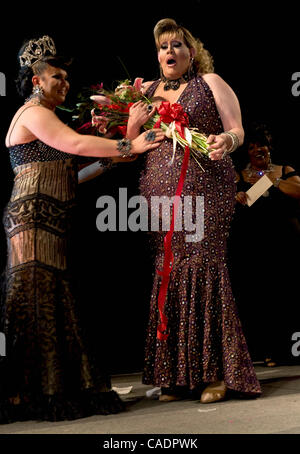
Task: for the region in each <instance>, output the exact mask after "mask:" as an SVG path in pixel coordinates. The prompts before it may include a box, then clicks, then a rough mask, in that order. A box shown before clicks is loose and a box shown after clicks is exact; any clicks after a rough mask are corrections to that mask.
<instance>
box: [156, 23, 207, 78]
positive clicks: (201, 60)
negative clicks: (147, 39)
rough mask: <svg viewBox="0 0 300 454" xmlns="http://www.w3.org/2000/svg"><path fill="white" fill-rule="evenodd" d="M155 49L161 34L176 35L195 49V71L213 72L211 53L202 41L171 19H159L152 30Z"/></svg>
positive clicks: (159, 41)
mask: <svg viewBox="0 0 300 454" xmlns="http://www.w3.org/2000/svg"><path fill="white" fill-rule="evenodd" d="M153 33H154V39H155V44H156V48H157V50H159V47H160V44H161V38H162V36H163V35H168V36H170V35H172V36H174V35H175V36H176V37H178V38H179V39H182V41H183V42H184V43H185V45H186V46H187V47H188V48H189V49H192V48H193V49H194V50H195V56H194V66H195V68H196V71H197V73H200V74H207V73H212V72H214V63H213V58H212V56H211V54H210V53H209V52H208V50H206V49H205V48H204V46H203V43H202V42H201V41H200V40H199V39H198V38H194V36H193V35H192V34H191V33H190V32H189V31H188V30H187V29H186V28H184V27H182V26H181V25H177V23H176V22H175V20H173V19H161V20H160V21H158V22H157V24H156V25H155V27H154V30H153Z"/></svg>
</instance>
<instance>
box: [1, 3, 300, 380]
mask: <svg viewBox="0 0 300 454" xmlns="http://www.w3.org/2000/svg"><path fill="white" fill-rule="evenodd" d="M9 9H10V11H9ZM298 9H299V8H298ZM164 17H172V18H174V19H175V20H177V22H179V23H181V24H182V25H184V26H186V27H187V28H189V29H190V30H191V32H192V33H193V34H194V35H195V36H198V37H199V38H200V39H201V40H202V41H203V42H204V44H205V47H206V48H207V49H208V50H209V51H210V52H211V54H212V55H213V57H214V60H215V72H216V73H218V74H219V75H220V76H221V77H223V78H224V79H225V80H226V81H227V82H228V83H229V85H230V86H231V87H232V88H233V89H234V91H235V92H236V94H237V96H238V98H239V100H240V104H241V109H242V114H243V120H244V125H245V127H247V125H248V124H249V123H250V122H251V121H252V120H261V121H264V122H267V123H268V124H269V125H270V127H271V130H272V132H273V135H274V139H275V143H276V148H275V149H276V154H275V156H274V161H275V162H279V163H281V164H282V163H287V164H289V165H292V166H294V167H295V168H296V169H299V167H300V158H299V152H300V146H299V133H298V131H299V126H298V123H299V111H300V99H299V98H297V97H295V96H293V95H292V92H291V89H292V85H293V83H294V82H292V74H293V73H295V72H297V71H300V60H299V37H298V32H297V30H298V28H297V27H298V26H297V22H298V19H299V11H297V10H296V9H295V7H294V6H293V7H291V8H290V9H289V7H288V6H284V7H283V6H282V4H281V5H280V7H279V6H278V5H277V6H274V5H272V7H268V6H267V5H266V4H265V3H264V4H263V3H262V2H259V3H257V4H255V3H254V2H249V3H240V4H239V6H237V5H236V4H234V3H230V2H226V6H225V5H224V6H222V7H220V6H219V5H218V4H215V3H212V2H211V3H210V4H209V5H208V2H201V1H185V2H159V3H157V2H152V3H151V2H147V3H146V4H142V3H133V2H130V3H123V4H120V3H119V2H117V3H115V2H108V3H107V4H106V5H105V6H103V3H91V2H89V3H85V4H82V3H81V4H75V3H71V4H70V5H67V4H66V3H65V2H64V3H63V4H59V3H43V4H39V6H38V7H37V9H34V7H33V5H31V6H29V5H27V6H26V7H24V8H23V9H22V8H20V7H19V6H17V7H14V8H10V7H8V11H7V13H6V18H7V28H6V29H5V31H3V28H1V32H0V34H1V43H2V45H1V54H2V55H1V63H0V72H2V73H4V74H5V77H6V84H7V85H6V96H2V97H0V109H1V127H0V139H1V144H2V147H1V150H2V152H1V153H0V159H1V161H0V164H1V180H0V181H1V207H0V208H1V216H2V212H3V208H4V206H5V204H6V203H7V201H8V198H9V195H10V190H11V187H12V172H11V170H10V167H9V161H8V156H7V151H6V149H5V145H4V139H5V135H6V131H7V129H8V126H9V123H10V121H11V117H12V115H13V114H14V112H15V111H16V109H17V108H18V107H19V105H20V103H21V102H22V101H21V100H20V99H19V98H18V97H17V95H16V92H15V86H14V79H15V76H16V73H17V60H16V55H17V52H18V50H19V48H20V46H21V45H22V42H23V40H24V39H27V38H29V39H30V38H32V37H39V36H42V35H44V34H49V35H50V36H52V37H53V38H54V41H55V43H56V47H57V50H58V52H59V53H61V54H68V55H71V56H73V57H74V65H73V69H72V71H71V74H70V76H71V77H70V80H71V90H70V93H69V97H68V102H69V104H72V103H73V102H75V100H76V93H77V92H78V91H79V90H80V89H81V88H82V87H83V86H89V85H90V84H95V83H100V82H103V83H104V85H105V86H106V87H111V85H112V82H113V81H115V80H121V79H124V78H127V77H128V75H127V72H126V71H125V69H124V68H123V66H122V63H121V62H123V64H124V65H125V66H126V68H127V71H128V73H129V75H130V77H131V78H132V79H134V78H135V77H138V76H141V77H144V79H145V80H152V79H154V78H157V77H158V75H159V72H158V64H157V57H156V51H155V46H154V41H153V35H152V30H153V27H154V25H155V23H156V22H157V21H158V20H159V19H161V18H164ZM5 20H6V19H5V17H4V16H3V17H2V22H5ZM236 159H238V158H236ZM139 165H140V164H139V162H135V163H133V164H123V165H120V166H119V167H118V168H115V169H113V170H111V171H110V172H109V173H106V174H105V175H103V176H101V177H99V178H97V179H95V180H94V181H91V182H88V183H85V184H84V185H81V187H79V193H78V198H79V206H78V213H80V214H78V216H77V223H76V227H77V229H76V239H77V240H76V243H75V244H74V249H73V253H74V262H73V263H74V268H75V269H78V267H77V265H79V267H80V273H78V272H77V273H78V274H77V279H76V281H77V284H78V286H79V294H80V302H79V306H80V311H81V314H82V321H83V325H84V326H85V329H86V331H87V335H88V338H89V341H90V344H91V346H92V347H93V349H94V350H95V353H96V354H97V355H99V351H101V352H103V354H104V355H105V356H106V361H107V363H108V367H109V369H110V371H111V372H113V373H119V372H134V371H139V370H141V369H142V364H143V348H144V335H145V329H146V324H147V314H148V305H149V297H150V291H151V273H152V266H151V257H150V250H149V246H148V236H147V234H143V233H140V232H138V233H132V232H106V233H100V232H98V231H97V230H96V225H95V220H96V216H97V213H98V212H99V211H98V210H97V209H96V200H97V199H98V197H100V196H101V195H103V194H107V195H113V196H116V197H117V195H118V188H119V187H126V188H128V198H129V197H130V196H131V195H135V194H138V171H139ZM0 235H1V236H0V240H1V242H0V246H1V257H0V265H1V269H3V267H4V266H5V258H6V245H5V237H4V233H3V229H2V228H1V231H0ZM295 304H299V298H298V295H295ZM292 317H293V315H292V314H291V318H292ZM299 331H300V320H299ZM101 354H102V353H101ZM99 357H100V356H98V358H99ZM254 359H259V358H254Z"/></svg>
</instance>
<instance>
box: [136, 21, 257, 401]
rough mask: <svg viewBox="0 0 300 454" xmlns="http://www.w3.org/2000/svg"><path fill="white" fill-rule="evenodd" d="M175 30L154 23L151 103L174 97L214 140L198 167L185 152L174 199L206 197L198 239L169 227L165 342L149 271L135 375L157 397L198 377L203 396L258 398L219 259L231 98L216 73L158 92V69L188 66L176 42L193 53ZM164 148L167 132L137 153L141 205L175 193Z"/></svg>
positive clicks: (175, 173) (167, 396) (158, 250)
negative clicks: (141, 358) (141, 365)
mask: <svg viewBox="0 0 300 454" xmlns="http://www.w3.org/2000/svg"><path fill="white" fill-rule="evenodd" d="M176 27H177V25H174V23H173V22H172V21H171V22H170V20H164V21H161V22H160V23H159V24H158V25H157V26H156V35H157V36H156V41H157V46H158V55H159V61H160V64H161V68H162V70H163V77H162V78H161V79H159V80H157V81H155V82H153V83H151V84H150V85H148V88H147V93H146V95H147V97H152V99H153V102H154V104H157V105H158V104H159V103H160V101H162V100H164V101H166V100H167V101H170V102H171V103H173V102H178V103H180V104H181V106H182V107H183V108H184V111H185V112H186V113H187V114H188V117H189V127H196V128H198V129H199V130H200V131H201V132H203V133H204V134H206V135H208V136H209V135H210V141H211V142H212V140H214V141H215V142H214V144H213V146H212V147H213V148H212V154H211V158H212V159H209V158H207V157H203V158H202V159H201V165H202V167H203V169H204V171H203V170H202V169H201V168H200V167H199V165H198V164H197V163H196V161H195V160H194V159H193V158H192V157H190V159H189V165H188V170H187V174H186V178H185V183H184V186H183V191H182V196H192V197H193V198H195V197H196V196H203V197H204V237H203V239H202V240H201V241H198V242H187V241H186V234H187V233H190V232H187V231H185V230H184V229H183V230H182V231H178V232H174V234H173V238H172V251H173V253H174V265H173V269H172V272H171V275H170V282H169V286H168V292H167V297H166V301H165V314H166V316H167V318H168V332H169V336H168V338H167V340H158V339H157V326H158V324H159V323H160V317H159V312H158V294H159V289H160V285H161V276H160V275H158V274H157V273H155V277H154V284H153V291H152V297H151V305H150V318H149V326H148V334H147V340H146V358H145V371H144V377H143V382H144V383H145V384H152V385H155V386H159V387H161V388H162V391H163V395H162V396H161V400H165V401H169V400H174V399H177V398H180V395H182V393H181V391H182V390H183V389H186V388H188V389H190V390H195V389H196V390H197V389H199V388H201V386H203V385H205V384H206V385H209V384H210V386H208V387H207V388H206V389H205V390H204V391H203V393H202V396H201V401H202V402H203V403H206V402H213V401H217V400H221V399H223V398H224V397H225V394H226V391H227V389H230V390H233V391H237V392H241V393H246V394H247V395H249V396H250V395H252V396H257V395H259V394H260V392H261V390H260V385H259V382H258V380H257V378H256V375H255V371H254V368H253V365H252V362H251V359H250V356H249V353H248V349H247V345H246V342H245V338H244V335H243V332H242V328H241V324H240V320H239V317H238V314H237V309H236V305H235V301H234V298H233V295H232V291H231V285H230V281H229V276H228V269H227V266H226V239H227V236H228V230H229V226H230V222H231V218H232V214H233V211H234V205H235V194H236V187H235V182H234V180H235V175H234V169H233V165H232V161H231V158H230V157H229V156H228V155H225V156H224V155H223V153H224V150H226V147H227V149H228V148H229V147H230V141H229V144H228V142H226V141H227V139H228V135H227V136H226V134H225V135H224V133H223V131H224V129H225V128H226V129H227V130H231V131H233V132H235V133H236V134H237V135H238V137H239V139H240V141H242V140H243V130H242V126H241V121H240V123H239V116H240V113H239V108H238V101H237V100H236V97H235V95H234V94H233V92H232V90H231V89H230V87H228V85H227V84H225V82H224V81H222V79H221V78H219V77H218V76H217V75H216V74H207V75H206V76H205V75H203V76H201V75H200V74H199V72H198V74H197V75H195V76H193V75H190V76H189V77H188V79H189V80H188V83H186V80H184V79H183V80H180V88H179V89H178V90H177V91H175V90H174V91H172V89H171V90H168V91H165V92H164V91H163V87H164V76H168V75H169V77H168V78H169V79H171V80H174V79H178V78H179V77H180V76H181V75H182V74H184V72H185V71H186V69H187V67H186V66H185V67H184V65H183V62H184V59H183V57H182V53H180V52H182V48H183V47H184V45H185V46H186V48H188V49H189V51H190V52H192V49H191V46H190V48H189V47H188V46H187V45H186V44H188V42H187V38H186V33H184V35H182V33H181V34H180V32H181V31H182V30H186V29H183V28H182V27H177V28H176ZM178 43H181V45H180V44H178ZM206 56H207V54H206ZM174 61H175V63H174ZM168 62H169V63H170V64H169V65H168ZM188 64H189V60H188ZM183 68H185V69H183ZM176 70H177V73H176ZM180 71H181V72H180ZM203 72H204V73H205V71H203ZM166 73H167V74H166ZM202 74H203V73H202ZM176 76H177V77H176ZM207 76H208V77H207ZM206 80H207V81H209V83H208V82H207V81H206ZM217 84H219V85H221V88H222V89H224V92H225V94H224V98H223V99H220V97H219V95H218V85H217ZM165 85H166V84H165ZM214 94H217V97H216V95H215V96H214ZM226 97H227V98H230V97H231V99H233V107H232V106H227V107H228V109H226V107H222V102H226ZM221 98H222V95H221ZM229 102H230V99H229ZM219 106H220V107H219ZM230 109H232V110H233V109H235V110H236V113H235V114H234V115H235V117H236V118H237V119H236V121H235V118H234V115H233V117H231V118H230V120H229V121H228V120H227V119H228V118H229V117H230V115H231V114H230V113H229V114H228V111H230ZM226 114H227V115H228V117H227V119H226ZM134 118H135V119H136V120H138V117H137V116H136V117H134V116H133V115H132V125H133V120H134ZM140 118H142V113H140ZM230 122H231V123H230ZM130 125H131V123H129V128H128V130H129V134H130V133H131V126H130ZM239 125H240V128H239ZM135 127H136V125H135ZM222 133H223V134H222ZM172 153H173V144H172V140H170V139H166V140H164V141H163V143H162V145H161V146H160V147H159V148H157V149H156V150H153V151H151V152H149V153H147V155H145V157H144V158H145V165H144V168H143V171H142V174H141V179H140V190H141V194H142V195H143V196H145V197H146V199H147V201H148V205H149V206H150V203H151V197H153V196H163V195H165V196H168V197H172V196H174V195H175V192H176V188H177V184H178V180H179V177H180V172H181V166H182V161H183V155H184V150H183V149H182V148H181V147H180V146H177V150H176V157H175V160H174V163H173V164H172V165H171V166H170V165H169V162H170V160H171V157H172ZM222 157H223V158H222ZM165 234H166V232H164V231H158V232H152V233H151V235H152V240H153V242H152V244H153V248H154V250H155V256H156V257H155V264H154V266H155V270H161V269H162V268H163V258H164V236H165Z"/></svg>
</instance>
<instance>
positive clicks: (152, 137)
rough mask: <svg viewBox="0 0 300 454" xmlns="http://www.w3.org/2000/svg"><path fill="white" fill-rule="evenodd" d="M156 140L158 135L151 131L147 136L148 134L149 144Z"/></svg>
mask: <svg viewBox="0 0 300 454" xmlns="http://www.w3.org/2000/svg"><path fill="white" fill-rule="evenodd" d="M155 138H156V133H155V132H154V131H149V132H148V133H147V134H146V140H147V141H148V142H154V140H155Z"/></svg>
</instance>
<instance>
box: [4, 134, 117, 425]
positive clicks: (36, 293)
mask: <svg viewBox="0 0 300 454" xmlns="http://www.w3.org/2000/svg"><path fill="white" fill-rule="evenodd" d="M9 153H10V159H11V164H12V167H13V171H14V174H15V178H14V186H13V190H12V194H11V198H10V201H9V203H8V205H7V207H6V209H5V212H4V227H5V232H6V237H7V245H8V260H7V267H6V270H5V273H4V276H3V281H4V284H5V288H4V289H3V290H4V291H3V295H2V301H1V311H0V316H1V317H0V332H2V333H4V334H5V337H6V356H5V357H0V423H7V422H13V421H17V420H27V419H43V420H50V421H56V420H63V419H75V418H80V417H85V416H89V415H92V414H108V413H116V412H118V411H120V410H122V409H123V405H122V402H121V400H120V399H119V397H118V395H117V394H116V393H115V392H114V391H111V388H110V379H109V378H108V377H107V376H106V375H105V373H102V372H101V373H100V372H99V370H97V367H96V366H95V363H94V362H93V360H91V358H90V356H89V353H87V351H86V348H85V344H84V341H83V337H82V331H81V328H80V326H79V321H78V315H77V309H78V307H76V302H75V299H74V291H73V290H74V288H73V285H72V279H71V276H70V273H69V271H68V252H69V250H70V249H69V248H70V244H69V243H70V241H69V239H70V231H71V221H72V214H73V210H74V206H75V195H76V185H77V165H76V163H75V161H74V158H75V157H74V155H69V154H66V153H63V152H61V151H58V150H55V149H53V148H51V147H49V146H48V145H46V144H44V143H42V142H41V141H39V140H34V141H32V142H29V143H26V144H20V145H15V146H12V147H10V148H9Z"/></svg>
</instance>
